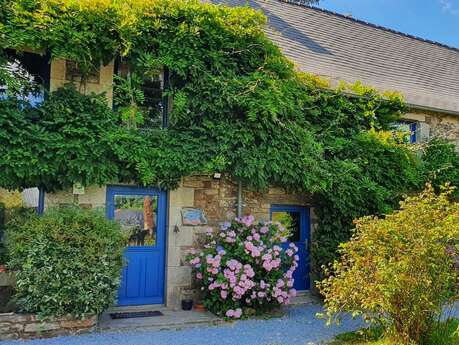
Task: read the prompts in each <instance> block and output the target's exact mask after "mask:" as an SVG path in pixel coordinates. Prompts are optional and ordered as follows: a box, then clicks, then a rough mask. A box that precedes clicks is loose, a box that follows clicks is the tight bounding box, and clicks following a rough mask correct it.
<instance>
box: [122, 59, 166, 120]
mask: <svg viewBox="0 0 459 345" xmlns="http://www.w3.org/2000/svg"><path fill="white" fill-rule="evenodd" d="M115 69H116V75H117V77H116V78H115V84H116V85H115V102H114V106H115V108H117V107H124V106H127V105H129V104H130V103H135V104H136V105H137V106H139V109H140V111H141V113H142V117H143V123H142V124H141V125H140V127H141V128H162V127H163V128H164V127H167V111H168V110H167V107H168V100H167V97H166V96H164V95H163V90H164V88H165V87H167V82H168V71H167V69H166V68H164V70H163V71H161V72H158V73H157V74H153V75H148V76H146V75H141V74H139V73H136V72H135V71H131V70H130V68H129V66H128V65H127V64H125V63H123V62H120V61H118V62H117V63H116V67H115Z"/></svg>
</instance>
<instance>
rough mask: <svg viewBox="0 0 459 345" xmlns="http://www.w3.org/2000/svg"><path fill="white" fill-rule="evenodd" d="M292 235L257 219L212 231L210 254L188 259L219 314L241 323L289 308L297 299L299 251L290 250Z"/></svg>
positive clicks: (207, 250) (210, 304)
mask: <svg viewBox="0 0 459 345" xmlns="http://www.w3.org/2000/svg"><path fill="white" fill-rule="evenodd" d="M287 232H288V230H286V229H284V228H282V226H281V225H280V224H279V223H261V222H260V223H258V224H257V223H254V217H253V216H246V217H243V218H242V219H236V220H234V221H232V222H225V223H224V224H223V225H222V226H221V228H220V229H219V231H218V232H215V233H214V232H213V231H212V229H209V231H208V232H207V237H206V240H205V244H204V249H203V250H201V251H200V252H199V253H196V252H193V253H191V254H190V255H189V257H188V260H189V262H190V264H191V265H192V266H193V268H194V270H195V272H196V279H197V281H198V282H199V285H200V286H201V289H202V291H203V295H204V296H203V298H204V305H205V306H206V307H207V308H208V309H209V310H211V311H212V312H213V313H215V314H217V315H221V316H226V317H227V318H240V317H244V316H247V315H250V313H252V314H253V313H262V312H264V311H266V310H269V309H271V308H273V307H276V306H279V305H282V304H288V303H289V299H290V297H292V296H295V295H296V291H295V289H293V278H292V275H293V272H294V271H295V269H296V267H298V263H297V261H298V256H297V255H296V252H297V251H298V248H297V247H296V246H295V245H294V244H290V246H289V247H288V248H287V249H285V248H283V247H282V243H284V242H286V241H287V235H288V234H287Z"/></svg>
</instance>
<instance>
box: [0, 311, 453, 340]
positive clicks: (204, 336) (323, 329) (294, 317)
mask: <svg viewBox="0 0 459 345" xmlns="http://www.w3.org/2000/svg"><path fill="white" fill-rule="evenodd" d="M453 309H454V311H451V309H450V308H449V310H450V311H449V312H447V313H446V314H447V315H448V316H453V315H454V316H455V317H459V304H457V305H456V307H455V308H453ZM320 311H322V307H321V306H320V305H317V304H309V305H305V306H300V307H290V308H288V309H287V314H286V315H285V316H283V317H281V318H273V319H269V320H244V321H238V322H233V323H226V324H224V325H220V326H213V327H200V328H190V329H184V330H179V331H137V332H124V333H93V334H88V335H80V336H72V337H57V338H51V339H41V340H31V341H7V342H2V343H1V345H20V344H24V345H182V344H183V345H230V344H231V345H233V344H234V345H319V344H326V343H327V341H330V340H332V339H333V338H334V336H335V335H336V334H339V333H343V332H347V331H351V330H355V329H357V328H361V327H362V326H364V323H363V322H362V321H359V320H352V319H351V318H349V317H348V318H344V319H343V322H342V323H341V325H340V326H336V325H334V326H331V327H327V326H326V325H325V321H323V320H319V319H317V318H316V317H315V314H316V313H317V312H320Z"/></svg>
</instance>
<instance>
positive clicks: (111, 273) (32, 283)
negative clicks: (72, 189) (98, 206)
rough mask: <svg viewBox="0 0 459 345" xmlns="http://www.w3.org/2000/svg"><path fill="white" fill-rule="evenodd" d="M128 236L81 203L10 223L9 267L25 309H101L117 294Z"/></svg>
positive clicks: (57, 312) (51, 312)
mask: <svg viewBox="0 0 459 345" xmlns="http://www.w3.org/2000/svg"><path fill="white" fill-rule="evenodd" d="M124 244H125V239H124V238H123V237H122V234H121V231H120V229H119V225H117V224H116V223H115V222H111V221H108V220H107V219H105V217H104V216H103V214H99V213H97V212H95V211H90V210H82V209H77V208H63V209H55V210H49V211H47V212H46V214H45V215H44V216H41V217H39V216H36V215H35V214H33V213H27V214H25V215H22V216H21V217H13V218H12V219H11V220H10V222H9V223H8V225H7V248H8V255H9V258H10V260H9V263H8V267H9V269H11V270H12V271H14V272H15V274H16V297H17V302H18V306H19V308H20V309H21V310H22V311H24V312H30V313H36V314H38V315H39V316H41V317H50V316H63V315H67V314H72V315H75V316H78V317H84V316H85V315H90V314H99V313H100V312H102V311H103V310H104V309H105V308H107V307H108V306H109V305H110V304H111V303H113V300H114V298H115V294H116V290H117V287H118V284H119V280H120V271H121V267H122V250H123V248H124Z"/></svg>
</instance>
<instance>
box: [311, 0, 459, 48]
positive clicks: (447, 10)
mask: <svg viewBox="0 0 459 345" xmlns="http://www.w3.org/2000/svg"><path fill="white" fill-rule="evenodd" d="M319 7H322V8H325V9H328V10H332V11H335V12H338V13H342V14H352V16H353V17H354V18H356V19H362V20H365V21H368V22H370V23H374V24H378V25H382V26H385V27H389V28H391V29H394V30H397V31H401V32H404V33H408V34H411V35H415V36H419V37H422V38H426V39H430V40H433V41H437V42H441V43H444V44H447V45H450V46H453V47H457V48H459V0H321V2H320V4H319Z"/></svg>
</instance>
